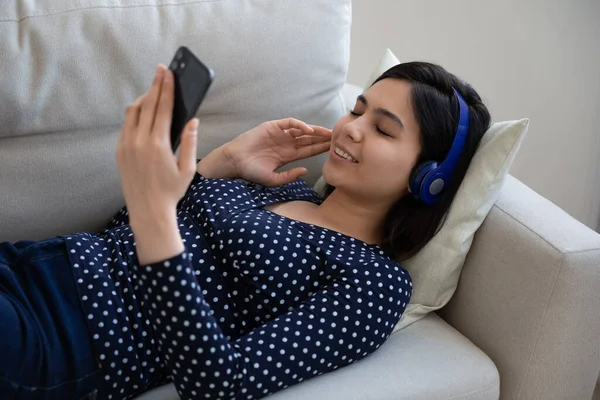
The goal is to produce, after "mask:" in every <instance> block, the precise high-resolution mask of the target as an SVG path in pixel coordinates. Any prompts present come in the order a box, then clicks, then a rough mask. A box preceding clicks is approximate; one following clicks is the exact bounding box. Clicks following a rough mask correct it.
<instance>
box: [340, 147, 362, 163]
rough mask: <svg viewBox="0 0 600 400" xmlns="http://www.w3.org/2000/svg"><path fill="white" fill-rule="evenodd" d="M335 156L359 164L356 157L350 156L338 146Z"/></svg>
mask: <svg viewBox="0 0 600 400" xmlns="http://www.w3.org/2000/svg"><path fill="white" fill-rule="evenodd" d="M335 154H337V155H338V156H340V157H341V158H344V159H346V160H348V161H351V162H353V163H357V162H358V161H356V159H355V158H354V157H352V156H351V155H350V154H348V153H346V152H345V151H344V150H342V149H341V148H340V147H338V146H335Z"/></svg>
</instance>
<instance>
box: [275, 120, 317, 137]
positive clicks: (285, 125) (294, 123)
mask: <svg viewBox="0 0 600 400" xmlns="http://www.w3.org/2000/svg"><path fill="white" fill-rule="evenodd" d="M275 123H276V124H277V126H278V127H279V128H280V129H281V130H286V129H292V128H295V129H300V130H301V131H302V132H305V134H307V135H308V134H310V133H313V132H314V129H313V128H311V127H310V126H309V125H308V124H306V123H305V122H302V121H300V120H299V119H296V118H286V119H280V120H278V121H275Z"/></svg>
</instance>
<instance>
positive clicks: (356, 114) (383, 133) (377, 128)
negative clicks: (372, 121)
mask: <svg viewBox="0 0 600 400" xmlns="http://www.w3.org/2000/svg"><path fill="white" fill-rule="evenodd" d="M350 115H352V116H353V117H360V116H361V115H362V114H359V113H356V112H354V111H350ZM375 129H376V130H377V132H379V133H380V134H382V135H383V136H389V137H392V135H388V134H387V133H385V132H384V131H382V130H381V129H380V128H379V126H377V125H375Z"/></svg>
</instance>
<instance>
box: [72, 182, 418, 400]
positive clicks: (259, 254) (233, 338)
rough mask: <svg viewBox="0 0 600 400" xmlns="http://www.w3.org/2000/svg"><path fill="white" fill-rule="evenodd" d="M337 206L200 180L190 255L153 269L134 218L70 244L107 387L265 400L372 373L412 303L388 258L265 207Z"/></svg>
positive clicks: (290, 193)
mask: <svg viewBox="0 0 600 400" xmlns="http://www.w3.org/2000/svg"><path fill="white" fill-rule="evenodd" d="M292 200H304V201H310V202H313V203H315V204H320V203H321V202H322V201H323V200H322V198H321V197H320V196H319V195H317V194H316V193H315V192H314V191H313V190H312V189H311V188H310V187H309V186H308V185H307V184H306V183H305V182H304V181H302V180H298V181H296V182H293V183H290V184H287V185H284V186H281V187H276V188H268V187H264V186H260V185H256V184H250V183H247V182H242V181H237V180H226V179H205V178H204V177H202V176H200V175H199V174H196V176H195V178H194V180H193V182H192V184H191V185H190V187H189V189H188V191H187V193H186V194H185V196H184V198H183V199H182V200H181V201H180V203H179V205H178V211H177V216H178V222H179V229H180V233H181V236H182V238H183V241H184V244H185V251H184V252H183V253H182V254H179V255H177V256H175V257H173V258H171V259H169V260H164V261H161V262H159V263H156V264H153V265H147V266H146V265H143V266H140V265H139V263H138V262H137V258H136V251H135V242H134V237H133V233H132V231H131V228H130V226H129V225H128V216H127V210H126V209H125V208H123V209H122V210H121V211H119V213H118V214H117V215H116V216H115V217H114V218H113V219H112V221H111V225H110V226H109V227H108V228H107V229H106V230H104V231H102V232H100V233H80V234H76V235H71V236H67V237H65V239H66V242H67V246H68V249H69V252H70V254H69V256H70V259H71V262H72V265H73V271H74V274H75V279H76V280H77V282H78V289H79V295H80V298H81V301H82V307H83V309H84V311H85V313H86V315H87V319H88V325H89V330H90V335H91V336H92V338H93V342H94V347H95V350H96V354H97V358H98V363H99V366H100V368H101V369H102V371H103V375H104V379H105V385H104V386H103V388H101V391H100V393H99V395H100V397H101V398H107V399H121V398H132V397H134V396H136V395H139V394H140V393H141V392H143V391H145V390H147V389H149V388H151V387H154V386H156V385H158V384H162V383H164V382H166V381H168V380H172V381H173V382H174V383H175V386H176V388H177V391H178V393H179V395H180V396H181V398H182V399H184V400H185V399H258V398H261V397H265V396H267V395H269V394H271V393H274V392H277V391H279V390H281V389H284V388H286V387H288V386H291V385H293V384H295V383H298V382H301V381H303V380H306V379H309V378H311V377H313V376H316V375H321V374H323V373H325V372H328V371H332V370H335V369H337V368H340V367H343V366H345V365H348V364H350V363H352V362H355V361H357V360H360V359H361V358H363V357H365V356H367V355H368V354H370V353H372V352H373V351H375V350H376V349H377V348H379V347H380V346H381V345H382V344H383V343H384V342H385V341H386V339H387V338H388V337H389V336H390V334H391V332H392V330H393V328H394V326H395V325H396V323H397V322H398V321H399V319H400V317H401V315H402V313H403V312H404V310H405V308H406V305H407V304H408V301H409V299H410V296H411V294H412V282H411V279H410V276H409V274H408V273H407V272H406V271H405V270H404V269H402V268H401V267H400V265H398V264H397V263H396V262H394V261H393V260H391V259H390V258H389V257H388V256H387V255H386V254H385V253H384V252H383V251H382V250H381V249H380V248H379V247H378V246H376V245H369V244H366V243H364V242H362V241H360V240H357V239H354V238H352V237H349V236H347V235H344V234H342V233H339V232H335V231H332V230H328V229H325V228H321V227H318V226H315V225H312V224H307V223H303V222H299V221H295V220H292V219H289V218H286V217H283V216H280V215H278V214H276V213H273V212H270V211H267V210H265V209H264V208H263V207H264V206H265V205H268V204H274V203H279V202H285V201H292Z"/></svg>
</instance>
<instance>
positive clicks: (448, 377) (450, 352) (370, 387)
mask: <svg viewBox="0 0 600 400" xmlns="http://www.w3.org/2000/svg"><path fill="white" fill-rule="evenodd" d="M350 7H351V4H350V2H349V1H348V0H306V1H303V2H298V1H295V0H294V1H293V0H278V1H259V0H248V1H233V0H204V1H197V0H103V1H97V0H61V2H56V1H55V2H51V1H50V0H45V1H37V2H32V1H26V0H8V1H5V2H2V3H1V5H0V55H1V57H0V71H1V73H0V204H1V205H2V207H0V241H4V240H10V241H16V240H20V239H41V238H44V237H49V236H52V235H57V234H62V233H68V232H73V231H78V230H96V229H100V228H101V227H102V226H103V225H104V224H106V222H107V221H108V218H109V217H110V216H111V215H112V214H113V213H114V212H116V211H117V210H118V208H119V207H120V206H121V205H122V204H123V198H122V195H121V193H120V188H119V180H118V174H117V171H116V167H115V163H114V147H115V144H116V140H117V138H118V132H119V127H120V124H121V123H122V121H123V111H124V109H125V106H126V105H127V104H128V103H129V102H131V101H132V100H133V99H134V98H135V97H137V96H138V95H139V94H141V93H142V92H144V91H145V90H146V89H147V87H148V84H149V82H150V80H151V76H152V74H153V71H154V68H155V66H156V63H158V62H162V63H167V62H168V61H169V60H170V57H171V56H172V54H173V53H174V51H175V49H176V48H177V47H178V46H179V45H181V44H186V45H187V46H188V47H190V48H192V50H193V51H195V52H196V53H197V54H198V55H199V56H200V58H202V59H203V60H204V61H205V62H206V63H207V64H209V65H211V66H212V67H213V69H214V70H215V72H216V81H215V84H214V85H213V88H212V89H211V91H210V93H209V96H208V97H207V99H206V102H205V103H204V104H203V106H202V108H201V112H200V118H201V130H200V138H201V140H200V143H199V149H198V150H199V153H198V156H202V155H204V154H206V153H207V152H208V151H210V149H212V148H215V147H217V146H218V145H220V144H222V143H224V142H226V141H228V140H230V139H231V138H233V137H234V136H235V135H237V134H239V133H241V132H243V131H245V130H246V129H249V128H251V127H253V126H255V125H257V124H259V123H260V122H263V121H265V120H269V119H274V118H281V117H286V116H294V117H298V118H301V119H303V120H306V121H307V122H310V123H315V124H321V125H325V126H332V125H333V123H334V122H335V121H336V120H337V119H338V118H339V117H340V116H341V115H342V114H343V113H345V112H346V111H347V107H348V105H352V104H353V101H354V99H355V98H356V94H357V93H358V91H359V90H360V89H358V88H356V87H353V86H351V85H347V84H345V80H346V72H347V67H348V59H349V54H348V52H349V46H348V44H349V40H350V31H349V28H350V23H351V8H350ZM382 50H383V49H382ZM375 61H376V60H373V63H375ZM322 161H323V158H322V157H315V158H313V159H311V160H307V161H305V162H304V163H303V165H306V166H308V168H309V170H310V174H309V176H308V178H307V180H308V181H309V183H315V182H316V180H317V179H318V177H319V172H320V170H319V166H320V164H321V163H322ZM599 371H600V235H598V234H597V233H595V232H593V231H591V230H590V229H588V228H586V227H585V226H583V225H582V224H580V223H578V222H577V221H575V220H574V219H573V218H571V217H570V216H569V215H567V214H566V213H565V212H563V211H562V210H560V209H559V208H558V207H556V206H554V205H553V204H551V203H550V202H549V201H547V200H546V199H544V198H543V197H541V196H540V195H538V194H536V193H535V192H533V191H532V190H531V189H529V188H528V187H527V186H525V185H524V184H522V183H521V182H519V181H518V180H517V179H515V178H513V177H509V178H508V180H507V182H506V183H505V185H504V187H503V189H502V193H501V196H500V199H499V200H498V202H497V203H496V205H495V206H494V207H493V208H492V210H491V212H490V214H489V215H488V217H487V218H486V220H485V222H484V223H483V226H482V227H481V228H480V229H479V231H478V232H477V234H476V236H475V239H474V242H473V246H472V249H471V251H470V253H469V255H468V257H467V260H466V263H465V266H464V270H463V273H462V276H461V280H460V283H459V286H458V290H457V291H456V293H455V295H454V297H453V299H452V300H451V302H450V303H449V304H448V305H447V306H446V307H445V308H444V309H442V310H441V311H440V312H439V313H432V314H430V315H428V316H427V317H425V318H423V319H422V320H419V321H418V322H416V323H413V324H412V325H410V326H408V327H407V328H405V329H403V330H401V331H399V332H397V333H395V334H393V335H392V337H390V339H389V340H388V342H386V343H385V345H384V346H382V347H381V348H380V349H379V350H378V351H377V352H375V353H374V354H372V355H370V356H369V357H367V358H365V359H364V360H361V361H359V362H357V363H355V364H352V365H350V366H348V367H345V368H342V369H340V370H337V371H334V372H332V373H330V374H327V375H324V376H321V377H317V378H313V379H311V380H308V381H305V382H302V383H300V384H298V385H296V386H294V387H291V388H288V389H286V390H284V391H281V392H279V393H276V394H274V395H272V396H271V397H270V398H271V399H273V400H283V399H286V400H287V399H303V400H304V399H306V400H308V399H333V400H335V399H340V400H341V399H365V400H367V399H369V400H384V399H390V400H391V399H498V398H502V399H534V400H535V399H540V400H548V399H590V398H591V396H592V392H593V390H594V386H595V383H596V381H597V378H598V375H599ZM176 398H177V395H176V393H175V391H174V389H173V387H172V386H171V385H166V386H163V387H161V388H157V389H155V390H153V391H151V392H148V393H146V394H144V395H143V396H141V397H140V399H143V400H151V399H153V400H166V399H176Z"/></svg>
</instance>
